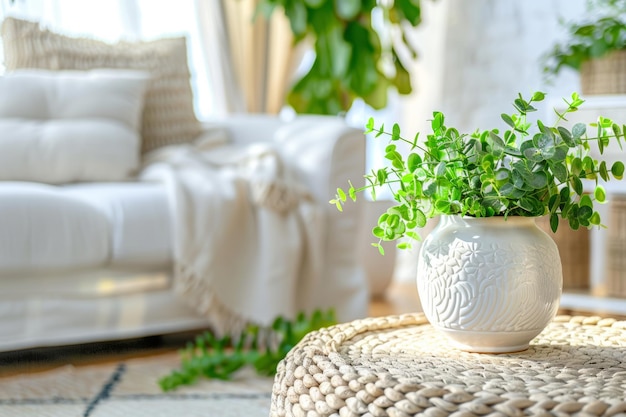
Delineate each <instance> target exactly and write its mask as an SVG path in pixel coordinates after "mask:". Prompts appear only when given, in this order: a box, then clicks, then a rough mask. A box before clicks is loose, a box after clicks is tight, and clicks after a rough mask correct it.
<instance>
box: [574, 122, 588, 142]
mask: <svg viewBox="0 0 626 417" xmlns="http://www.w3.org/2000/svg"><path fill="white" fill-rule="evenodd" d="M586 131H587V126H586V125H585V124H584V123H576V124H575V125H574V127H572V137H573V138H574V139H575V140H576V139H580V138H581V137H582V136H583V135H584V134H585V132H586Z"/></svg>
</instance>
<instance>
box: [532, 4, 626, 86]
mask: <svg viewBox="0 0 626 417" xmlns="http://www.w3.org/2000/svg"><path fill="white" fill-rule="evenodd" d="M562 25H563V26H564V27H565V29H566V30H567V33H568V38H567V39H566V40H565V41H563V42H560V43H557V44H555V45H554V46H553V47H552V48H551V49H550V50H549V51H548V52H546V53H545V54H544V55H543V57H542V63H543V71H544V73H545V74H546V75H547V76H548V77H552V76H554V75H556V74H558V73H559V72H560V71H561V69H562V68H563V67H569V68H572V69H574V70H576V71H579V70H580V67H581V65H582V63H583V62H585V61H589V60H591V59H594V58H600V57H603V56H605V55H607V54H608V53H609V52H612V51H617V50H623V49H624V48H626V0H595V1H590V2H588V6H587V13H586V18H585V19H584V20H581V21H578V22H562Z"/></svg>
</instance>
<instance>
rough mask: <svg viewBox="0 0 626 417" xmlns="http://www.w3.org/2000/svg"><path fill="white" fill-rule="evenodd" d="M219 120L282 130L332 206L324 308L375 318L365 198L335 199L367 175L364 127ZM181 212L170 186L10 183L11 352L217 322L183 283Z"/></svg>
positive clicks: (326, 234)
mask: <svg viewBox="0 0 626 417" xmlns="http://www.w3.org/2000/svg"><path fill="white" fill-rule="evenodd" d="M216 126H218V127H223V128H225V129H226V130H227V132H228V134H229V136H230V138H231V139H232V140H233V141H234V142H236V143H246V142H250V141H260V142H273V141H275V140H277V138H281V141H282V142H281V145H280V149H281V151H282V152H283V155H284V157H285V158H286V159H287V160H288V161H290V163H292V164H293V166H295V167H296V170H297V173H298V175H299V176H300V177H301V178H300V179H301V180H302V181H303V183H304V184H305V185H306V187H307V189H308V190H309V191H310V192H311V193H312V194H313V196H314V198H315V204H317V205H319V207H321V208H322V210H323V213H324V222H323V227H322V229H323V230H321V236H322V242H321V245H322V246H323V248H322V253H323V259H320V260H319V262H321V263H322V265H323V274H322V277H321V281H320V283H319V288H320V291H319V294H318V301H319V303H318V304H319V307H321V308H327V307H333V308H335V310H336V312H337V315H338V318H339V320H341V321H345V320H351V319H354V318H358V317H363V316H365V315H366V314H367V301H368V290H367V283H366V278H365V274H364V271H363V268H362V266H361V265H360V264H359V257H358V253H357V252H358V251H357V249H358V246H359V245H357V244H355V240H354V239H355V236H357V235H358V231H359V229H360V224H359V223H360V218H361V214H360V212H361V205H360V204H348V205H346V208H345V212H344V213H339V212H338V211H337V210H336V208H334V206H331V205H330V204H328V200H329V199H330V198H332V197H333V196H334V194H335V190H336V187H338V186H345V185H346V181H347V179H352V180H358V179H359V178H362V175H363V173H364V153H365V151H364V146H365V143H364V140H363V134H362V132H360V131H359V130H358V129H354V128H350V127H348V126H346V125H345V123H344V121H343V120H342V119H340V118H335V117H322V116H299V117H296V119H295V120H292V121H290V122H284V121H281V120H279V119H278V118H275V117H270V116H261V115H247V116H244V115H242V116H232V117H230V118H228V119H226V120H222V121H216V122H214V123H212V127H213V128H215V127H216ZM171 221H172V220H171V213H170V212H169V210H168V204H167V201H166V195H165V191H164V187H163V185H162V184H160V183H154V182H141V181H132V180H130V181H120V182H75V183H70V184H62V185H47V184H42V183H35V182H25V181H0V351H9V350H17V349H24V348H33V347H43V346H56V345H65V344H75V343H84V342H93V341H102V340H114V339H123V338H131V337H140V336H146V335H156V334H165V333H170V332H178V331H187V330H194V329H204V328H207V327H208V323H207V320H206V319H205V318H203V317H202V316H201V315H200V314H198V313H197V312H195V311H194V310H193V309H192V308H191V307H190V306H188V305H185V303H183V302H182V301H181V300H180V299H179V298H178V297H177V296H176V295H175V294H174V293H173V291H172V242H171V224H170V223H171ZM277 238H278V237H277Z"/></svg>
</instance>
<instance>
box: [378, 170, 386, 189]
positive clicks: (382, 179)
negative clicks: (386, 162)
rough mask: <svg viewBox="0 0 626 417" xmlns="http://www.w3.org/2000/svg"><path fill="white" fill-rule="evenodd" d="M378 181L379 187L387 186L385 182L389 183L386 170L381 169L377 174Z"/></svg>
mask: <svg viewBox="0 0 626 417" xmlns="http://www.w3.org/2000/svg"><path fill="white" fill-rule="evenodd" d="M376 179H377V180H378V184H379V185H383V184H385V182H387V170H386V169H384V168H381V169H379V170H378V171H377V172H376Z"/></svg>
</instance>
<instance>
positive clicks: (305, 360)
mask: <svg viewBox="0 0 626 417" xmlns="http://www.w3.org/2000/svg"><path fill="white" fill-rule="evenodd" d="M422 415H423V416H432V417H438V416H449V415H451V416H455V417H456V416H459V417H471V416H524V415H535V416H570V415H573V416H616V415H623V416H626V321H617V320H614V319H602V318H599V317H582V316H558V317H557V318H556V319H555V320H554V321H553V322H552V323H551V324H550V325H548V327H547V328H546V329H545V330H544V331H543V332H542V333H541V334H540V335H539V336H538V337H536V338H535V339H534V340H533V341H532V342H531V346H530V348H529V349H528V350H526V351H524V352H519V353H510V354H478V353H468V352H462V351H459V350H456V349H454V348H453V347H451V346H450V345H449V343H448V342H447V340H446V339H445V336H443V335H441V334H440V333H439V332H436V331H435V330H434V329H433V328H432V326H430V324H428V321H427V320H426V318H425V317H424V315H423V314H421V313H419V314H406V315H401V316H387V317H377V318H368V319H363V320H357V321H353V322H350V323H344V324H339V325H337V326H333V327H329V328H325V329H321V330H319V331H316V332H312V333H309V334H308V335H307V336H305V338H304V339H302V341H301V342H300V343H299V344H298V345H297V346H295V347H294V348H293V349H292V350H291V351H290V352H289V354H288V355H287V356H286V357H285V359H283V361H282V362H281V363H280V364H279V365H278V373H277V375H276V379H275V381H274V386H273V392H272V404H271V412H270V416H271V417H282V416H295V417H300V416H306V417H313V416H333V417H336V416H340V417H349V416H350V417H352V416H375V417H382V416H389V417H407V416H422Z"/></svg>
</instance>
